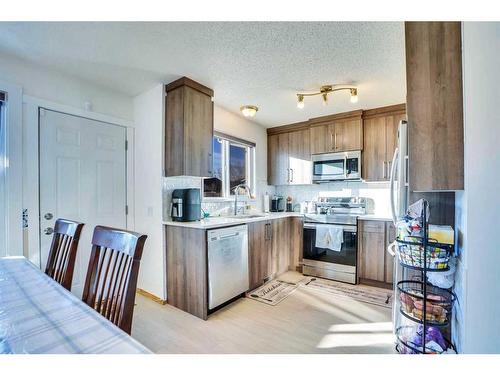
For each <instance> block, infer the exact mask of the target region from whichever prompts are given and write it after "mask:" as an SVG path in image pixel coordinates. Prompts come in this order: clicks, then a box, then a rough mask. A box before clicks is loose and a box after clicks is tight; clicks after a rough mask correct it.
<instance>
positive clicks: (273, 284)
mask: <svg viewBox="0 0 500 375" xmlns="http://www.w3.org/2000/svg"><path fill="white" fill-rule="evenodd" d="M297 288H298V285H297V284H294V283H289V282H286V281H281V280H271V281H269V282H267V283H265V284H264V285H262V286H261V287H259V288H257V289H254V290H252V291H251V292H249V293H247V294H246V296H247V298H250V299H253V300H255V301H259V302H262V303H266V304H268V305H271V306H275V305H277V304H278V303H280V302H281V301H283V300H284V299H285V298H286V297H288V296H289V295H290V294H291V293H292V292H294V291H295V290H296V289H297Z"/></svg>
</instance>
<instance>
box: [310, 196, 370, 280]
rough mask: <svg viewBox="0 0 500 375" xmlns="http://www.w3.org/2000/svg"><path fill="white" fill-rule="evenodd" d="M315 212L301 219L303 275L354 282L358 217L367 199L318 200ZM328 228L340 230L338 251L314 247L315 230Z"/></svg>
mask: <svg viewBox="0 0 500 375" xmlns="http://www.w3.org/2000/svg"><path fill="white" fill-rule="evenodd" d="M316 207H317V213H315V214H306V215H305V218H304V249H303V250H304V251H303V252H304V254H303V263H304V267H303V273H304V275H310V276H318V277H323V278H326V279H331V280H337V281H343V282H347V283H351V284H356V282H357V253H358V250H357V243H358V242H357V235H358V228H357V218H358V216H360V215H364V214H366V198H359V197H353V198H351V197H347V198H322V199H321V198H320V201H319V202H318V203H317V205H316ZM320 225H327V226H329V225H331V226H335V227H340V228H342V230H343V243H342V247H341V249H340V251H334V250H331V249H325V248H322V247H317V246H316V230H317V228H318V226H320Z"/></svg>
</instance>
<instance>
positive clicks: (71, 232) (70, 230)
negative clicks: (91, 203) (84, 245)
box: [45, 219, 83, 290]
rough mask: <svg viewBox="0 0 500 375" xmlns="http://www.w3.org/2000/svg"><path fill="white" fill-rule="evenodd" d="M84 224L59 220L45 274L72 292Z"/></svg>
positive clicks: (55, 227) (56, 224) (55, 226)
mask: <svg viewBox="0 0 500 375" xmlns="http://www.w3.org/2000/svg"><path fill="white" fill-rule="evenodd" d="M82 228H83V224H82V223H78V222H76V221H71V220H67V219H57V220H56V223H55V225H54V235H53V237H52V244H51V245H50V250H49V257H48V259H47V265H46V267H45V273H46V274H47V275H48V276H50V277H51V278H53V279H54V280H55V281H57V282H58V283H59V284H61V285H62V286H63V287H64V288H66V289H68V290H71V284H72V282H73V272H74V269H75V261H76V253H77V250H78V242H79V241H80V234H81V232H82Z"/></svg>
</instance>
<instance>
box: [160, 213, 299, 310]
mask: <svg viewBox="0 0 500 375" xmlns="http://www.w3.org/2000/svg"><path fill="white" fill-rule="evenodd" d="M235 221H236V220H235ZM237 221H238V222H237V223H235V225H241V224H245V223H243V222H241V221H240V220H237ZM246 225H247V227H248V266H249V267H248V272H249V290H252V289H255V288H257V287H259V286H261V285H263V284H264V283H265V282H266V281H267V280H268V279H271V278H275V277H277V276H279V275H280V274H282V273H284V272H286V271H288V270H299V269H300V262H301V261H302V218H300V217H283V218H273V219H269V220H262V221H255V222H250V223H246ZM207 230H208V229H204V228H190V227H182V226H173V225H166V226H165V237H166V248H165V251H166V275H167V303H168V304H169V305H172V306H175V307H177V308H179V309H181V310H183V311H186V312H188V313H190V314H192V315H195V316H197V317H199V318H201V319H205V320H206V319H207V318H208V314H209V309H208V245H207Z"/></svg>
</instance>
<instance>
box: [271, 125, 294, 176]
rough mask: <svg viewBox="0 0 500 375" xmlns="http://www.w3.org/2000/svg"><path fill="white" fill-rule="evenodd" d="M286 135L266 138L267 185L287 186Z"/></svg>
mask: <svg viewBox="0 0 500 375" xmlns="http://www.w3.org/2000/svg"><path fill="white" fill-rule="evenodd" d="M288 142H289V139H288V133H281V134H275V135H271V136H269V137H268V141H267V145H268V153H267V154H268V156H267V157H268V168H267V171H268V172H267V173H268V183H269V184H270V185H288V183H289V166H288V152H289V147H288Z"/></svg>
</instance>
